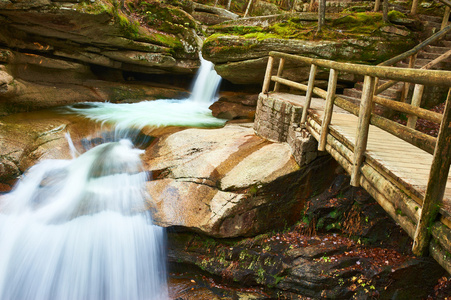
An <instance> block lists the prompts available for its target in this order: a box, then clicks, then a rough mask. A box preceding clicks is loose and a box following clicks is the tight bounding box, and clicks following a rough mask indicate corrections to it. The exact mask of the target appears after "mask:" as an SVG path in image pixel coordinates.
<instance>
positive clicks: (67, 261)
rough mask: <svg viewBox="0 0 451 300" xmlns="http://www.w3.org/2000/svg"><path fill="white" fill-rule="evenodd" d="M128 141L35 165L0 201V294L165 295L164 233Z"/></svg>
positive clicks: (32, 296)
mask: <svg viewBox="0 0 451 300" xmlns="http://www.w3.org/2000/svg"><path fill="white" fill-rule="evenodd" d="M141 152H142V151H141V150H137V149H133V148H132V144H131V142H130V141H128V140H121V141H120V142H114V143H107V144H102V145H100V146H97V147H95V148H93V149H91V150H89V151H87V152H86V153H84V154H83V155H81V156H79V157H78V158H77V159H75V160H48V161H43V162H41V163H39V164H37V165H35V166H33V167H32V168H31V169H30V170H29V171H28V172H27V175H26V176H25V177H24V178H23V179H22V180H21V181H20V182H19V184H18V185H17V186H16V188H15V190H14V191H12V192H11V193H9V194H7V195H5V196H3V198H2V199H1V200H2V201H1V211H2V213H1V214H0V253H1V255H0V299H37V300H41V299H74V300H80V299H86V300H88V299H93V300H99V299H117V300H123V299H155V300H160V299H165V298H167V297H168V296H167V286H166V270H165V262H164V261H165V259H164V253H165V245H164V230H163V229H162V228H160V227H157V226H154V225H152V220H151V217H150V215H149V214H148V212H147V207H146V195H147V194H146V191H145V182H146V173H145V172H143V170H142V167H141V161H140V154H141Z"/></svg>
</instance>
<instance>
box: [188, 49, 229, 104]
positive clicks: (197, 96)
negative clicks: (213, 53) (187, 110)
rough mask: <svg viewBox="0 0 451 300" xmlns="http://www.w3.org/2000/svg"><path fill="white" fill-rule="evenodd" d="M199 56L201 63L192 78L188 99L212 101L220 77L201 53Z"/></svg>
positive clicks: (203, 101)
mask: <svg viewBox="0 0 451 300" xmlns="http://www.w3.org/2000/svg"><path fill="white" fill-rule="evenodd" d="M199 58H200V62H201V64H200V68H199V70H198V71H197V74H196V77H195V80H194V86H193V87H192V93H191V97H190V99H191V100H192V101H194V102H198V103H212V102H213V101H214V99H215V97H216V93H217V91H218V88H219V84H220V83H221V79H222V78H221V76H219V75H218V74H217V73H216V71H215V69H214V65H213V63H211V62H209V61H207V60H205V59H204V58H203V57H202V55H199Z"/></svg>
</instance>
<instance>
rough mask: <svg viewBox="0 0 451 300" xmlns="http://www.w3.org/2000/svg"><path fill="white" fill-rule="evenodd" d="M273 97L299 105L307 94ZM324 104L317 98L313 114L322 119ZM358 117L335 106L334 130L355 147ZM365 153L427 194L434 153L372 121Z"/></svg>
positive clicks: (450, 194)
mask: <svg viewBox="0 0 451 300" xmlns="http://www.w3.org/2000/svg"><path fill="white" fill-rule="evenodd" d="M271 97H274V98H278V99H281V100H284V101H288V102H290V103H292V104H294V105H296V106H303V105H304V100H305V97H303V96H299V95H293V94H286V93H273V94H271ZM324 104H325V101H324V100H323V99H318V98H313V99H312V103H311V107H310V110H309V114H314V115H316V117H317V118H318V119H319V120H322V118H323V113H324ZM357 121H358V118H357V117H356V116H354V115H352V114H350V113H348V112H347V111H344V110H343V109H341V108H338V107H336V106H335V107H334V113H333V115H332V121H331V131H333V132H335V133H336V134H338V135H340V136H341V137H342V138H345V139H346V140H347V143H348V145H350V148H351V149H352V148H353V145H355V136H356V130H357V129H356V127H357ZM348 147H349V146H348ZM365 156H366V158H367V159H369V160H371V161H373V162H375V163H376V164H378V165H379V166H381V167H382V168H383V169H384V171H386V172H387V174H389V176H392V177H393V178H392V179H394V180H395V181H397V182H399V183H400V184H402V185H403V186H405V187H406V188H408V189H414V190H415V191H414V192H415V193H416V194H417V195H419V196H420V198H421V199H422V198H423V197H424V194H425V190H426V186H427V182H428V178H429V172H430V166H431V164H432V155H431V154H429V153H427V152H425V151H423V150H421V149H419V148H417V147H415V146H413V145H411V144H409V143H408V142H405V141H403V140H401V139H399V138H397V137H396V136H394V135H392V134H390V133H388V132H386V131H384V130H382V129H379V128H378V127H375V126H373V125H371V126H370V133H369V139H368V145H367V151H366V154H365ZM443 210H445V211H446V212H447V214H448V216H450V215H451V176H449V177H448V182H447V186H446V190H445V196H444V199H443V206H442V211H443Z"/></svg>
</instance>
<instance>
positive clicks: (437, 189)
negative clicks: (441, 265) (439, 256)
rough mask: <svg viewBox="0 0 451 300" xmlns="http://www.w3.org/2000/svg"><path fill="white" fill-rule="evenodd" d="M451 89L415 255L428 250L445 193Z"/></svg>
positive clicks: (450, 141) (450, 156)
mask: <svg viewBox="0 0 451 300" xmlns="http://www.w3.org/2000/svg"><path fill="white" fill-rule="evenodd" d="M450 102H451V89H449V91H448V99H447V100H446V105H445V111H444V112H443V121H442V123H441V125H440V131H439V134H438V138H437V145H436V147H435V151H434V158H433V160H432V166H431V172H430V173H429V180H428V185H427V188H426V194H425V196H424V201H423V207H422V209H421V215H420V220H419V221H418V224H417V228H416V231H415V238H414V241H413V247H412V251H413V253H414V254H415V255H425V254H426V253H427V251H428V245H429V239H430V232H429V230H428V228H429V227H430V226H431V225H432V224H433V222H434V221H435V219H436V217H437V214H438V212H439V208H440V202H441V201H442V199H443V195H444V194H445V188H446V182H447V180H448V174H449V165H450V162H451V103H450Z"/></svg>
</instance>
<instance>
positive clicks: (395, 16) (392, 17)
mask: <svg viewBox="0 0 451 300" xmlns="http://www.w3.org/2000/svg"><path fill="white" fill-rule="evenodd" d="M404 18H406V15H405V14H403V13H402V12H400V11H397V10H392V11H389V12H388V20H389V21H393V20H396V19H404Z"/></svg>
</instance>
